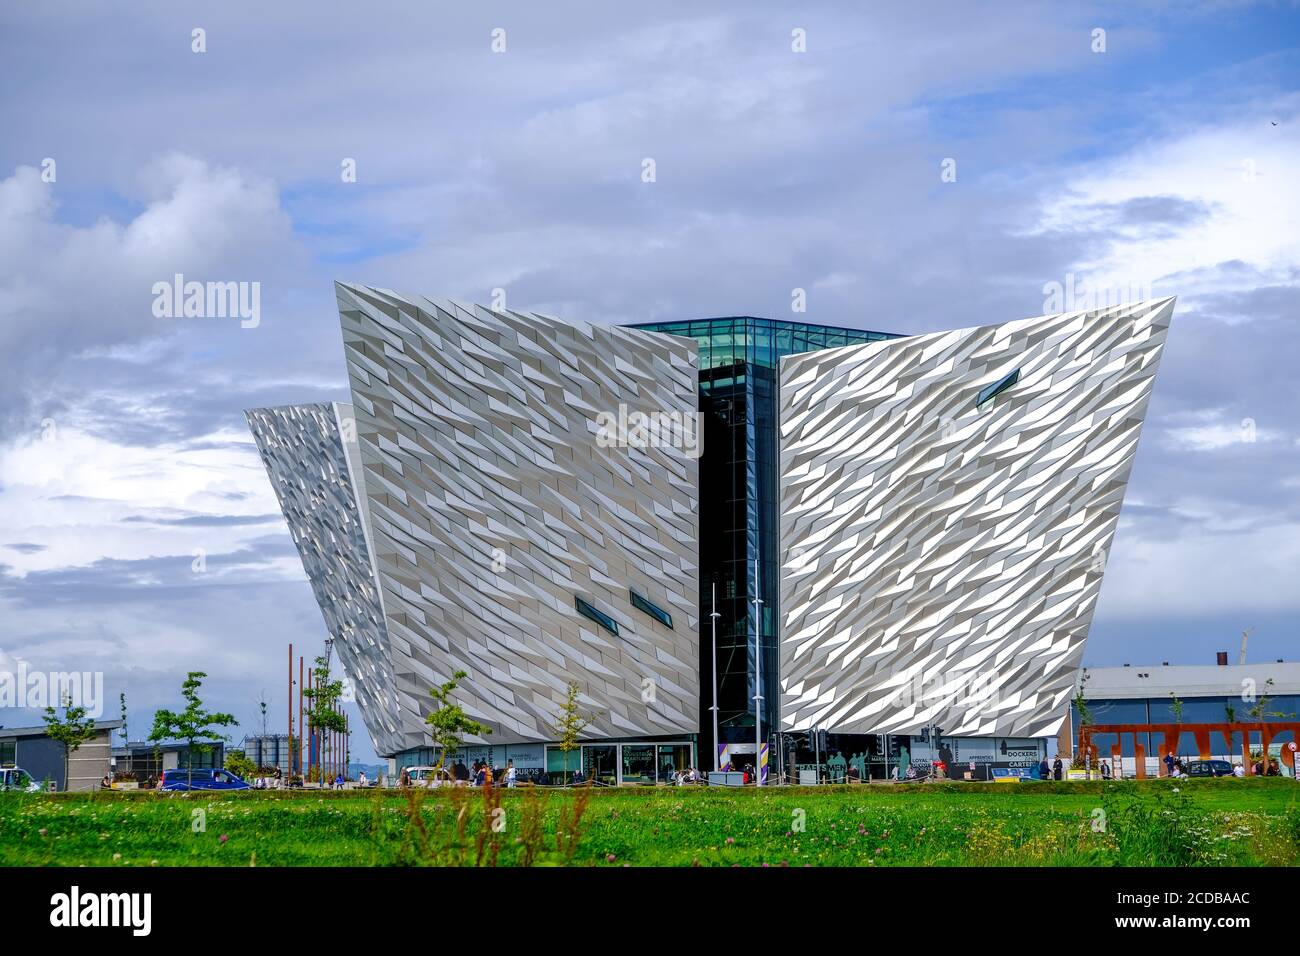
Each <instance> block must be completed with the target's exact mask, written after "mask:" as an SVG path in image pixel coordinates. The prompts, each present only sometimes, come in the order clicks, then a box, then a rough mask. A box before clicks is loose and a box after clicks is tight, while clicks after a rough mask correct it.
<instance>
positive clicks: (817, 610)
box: [779, 298, 1174, 736]
mask: <svg viewBox="0 0 1300 956" xmlns="http://www.w3.org/2000/svg"><path fill="white" fill-rule="evenodd" d="M1173 308H1174V300H1173V299H1172V298H1170V299H1161V300H1155V301H1150V302H1142V303H1137V304H1134V305H1129V306H1121V307H1117V308H1111V309H1104V310H1099V311H1095V312H1087V313H1084V312H1075V313H1070V314H1066V315H1051V316H1043V317H1041V318H1034V319H1024V320H1021V321H1016V322H1008V323H1006V324H1003V325H991V326H984V327H981V328H975V329H963V330H960V331H954V332H936V333H933V334H927V335H916V336H911V337H908V338H904V339H897V340H893V341H889V342H880V343H876V344H870V345H861V346H851V347H848V348H842V349H835V350H831V351H823V352H810V353H804V354H800V355H794V356H790V357H788V358H786V359H783V360H782V362H781V505H782V507H781V549H782V550H781V561H782V575H781V603H780V608H779V610H780V615H781V628H780V660H781V681H780V682H781V728H782V729H783V730H807V729H810V728H812V727H819V728H826V729H829V730H833V731H839V732H844V733H897V734H909V733H910V734H915V733H919V732H921V731H922V730H923V729H925V728H927V727H932V726H938V727H940V728H941V729H942V732H943V733H944V734H945V735H970V736H988V735H996V736H1046V735H1050V734H1054V733H1056V732H1057V730H1058V729H1059V727H1060V725H1061V722H1062V720H1063V719H1064V715H1065V712H1066V707H1067V702H1068V700H1069V698H1070V696H1071V693H1072V691H1073V688H1074V680H1075V674H1076V671H1077V670H1078V667H1079V665H1080V663H1081V660H1082V657H1083V646H1084V640H1085V639H1086V637H1087V634H1088V626H1089V624H1090V623H1091V620H1092V614H1093V609H1094V607H1095V605H1096V600H1097V593H1098V590H1099V589H1100V587H1101V576H1102V568H1103V566H1104V563H1105V556H1106V553H1107V551H1108V549H1109V547H1110V544H1111V539H1112V537H1113V535H1114V532H1115V525H1116V521H1117V520H1118V518H1119V513H1120V507H1121V505H1122V503H1123V498H1124V487H1125V484H1126V483H1127V481H1128V475H1129V470H1130V467H1131V465H1132V461H1133V455H1134V452H1135V450H1136V448H1137V442H1138V434H1139V432H1140V430H1141V426H1142V420H1143V416H1144V414H1145V411H1146V406H1147V401H1148V399H1149V398H1150V395H1151V388H1152V383H1153V381H1154V377H1155V372H1156V366H1157V364H1158V362H1159V360H1160V354H1161V350H1162V348H1163V345H1164V341H1165V336H1166V333H1167V331H1168V328H1169V321H1170V318H1171V316H1172V314H1173ZM1017 370H1018V371H1019V377H1018V379H1017V380H1015V381H1014V384H1011V385H1009V386H1008V387H1007V388H1005V390H1003V391H1001V392H999V393H998V394H997V395H996V397H994V398H992V399H991V400H989V401H987V402H984V403H983V404H982V405H980V406H979V407H977V406H976V401H977V397H978V396H979V395H980V393H981V392H982V391H983V390H985V389H986V388H987V387H989V386H993V385H996V384H997V383H999V382H1001V381H1003V380H1004V379H1007V378H1008V377H1010V376H1011V375H1012V373H1013V372H1015V371H1017Z"/></svg>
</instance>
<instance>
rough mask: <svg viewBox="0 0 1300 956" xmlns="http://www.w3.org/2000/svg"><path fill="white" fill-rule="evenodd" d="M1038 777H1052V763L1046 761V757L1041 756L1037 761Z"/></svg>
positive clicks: (1044, 778) (1048, 778) (1043, 778)
mask: <svg viewBox="0 0 1300 956" xmlns="http://www.w3.org/2000/svg"><path fill="white" fill-rule="evenodd" d="M1038 778H1039V779H1040V780H1051V779H1052V765H1051V764H1049V763H1048V762H1047V758H1046V757H1043V759H1042V760H1040V761H1039V762H1038Z"/></svg>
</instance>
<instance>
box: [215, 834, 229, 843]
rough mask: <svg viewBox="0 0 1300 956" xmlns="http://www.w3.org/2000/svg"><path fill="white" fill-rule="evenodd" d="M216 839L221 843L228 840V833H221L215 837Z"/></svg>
mask: <svg viewBox="0 0 1300 956" xmlns="http://www.w3.org/2000/svg"><path fill="white" fill-rule="evenodd" d="M217 839H218V840H219V841H220V842H222V843H226V842H228V841H229V840H230V835H229V834H228V833H223V834H221V836H219V837H217Z"/></svg>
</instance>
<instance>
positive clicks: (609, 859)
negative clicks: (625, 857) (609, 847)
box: [605, 853, 618, 863]
mask: <svg viewBox="0 0 1300 956" xmlns="http://www.w3.org/2000/svg"><path fill="white" fill-rule="evenodd" d="M616 859H618V857H616V856H615V855H614V854H613V853H610V854H608V855H607V856H606V857H605V862H606V863H613V862H614V861H615V860H616Z"/></svg>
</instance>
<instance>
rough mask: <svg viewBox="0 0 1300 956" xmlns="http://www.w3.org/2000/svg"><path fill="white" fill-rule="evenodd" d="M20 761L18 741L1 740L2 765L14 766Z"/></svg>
mask: <svg viewBox="0 0 1300 956" xmlns="http://www.w3.org/2000/svg"><path fill="white" fill-rule="evenodd" d="M17 762H18V742H17V741H16V740H0V767H12V766H13V765H14V764H16V763H17Z"/></svg>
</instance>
